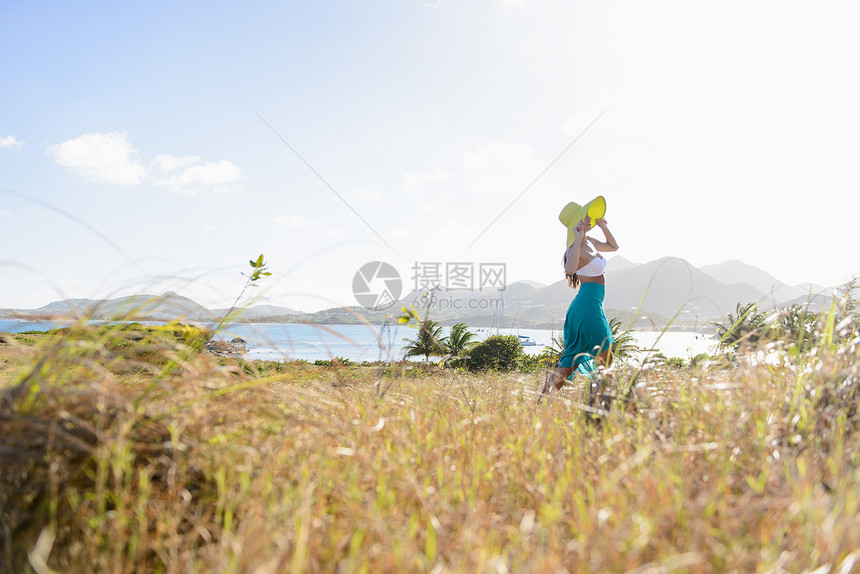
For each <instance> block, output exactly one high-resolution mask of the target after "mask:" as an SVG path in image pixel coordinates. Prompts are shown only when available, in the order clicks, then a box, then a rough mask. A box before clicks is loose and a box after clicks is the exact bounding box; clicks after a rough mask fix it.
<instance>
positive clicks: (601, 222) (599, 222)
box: [594, 217, 606, 229]
mask: <svg viewBox="0 0 860 574" xmlns="http://www.w3.org/2000/svg"><path fill="white" fill-rule="evenodd" d="M594 223H596V224H597V227H599V228H600V229H606V220H605V219H603V218H602V217H601V218H600V219H598V220H597V221H595V222H594Z"/></svg>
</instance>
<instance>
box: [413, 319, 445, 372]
mask: <svg viewBox="0 0 860 574" xmlns="http://www.w3.org/2000/svg"><path fill="white" fill-rule="evenodd" d="M403 342H404V343H407V344H406V346H404V347H403V349H404V350H405V351H406V355H405V356H406V357H417V356H420V355H424V362H425V363H429V362H430V355H437V356H440V357H441V356H444V355H445V354H446V344H447V339H446V338H445V337H443V336H442V327H441V326H440V325H439V323H437V322H436V321H432V320H430V319H425V320H424V321H421V323H420V324H419V325H418V336H417V337H415V339H414V340H413V339H410V338H408V337H403Z"/></svg>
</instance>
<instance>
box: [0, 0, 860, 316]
mask: <svg viewBox="0 0 860 574" xmlns="http://www.w3.org/2000/svg"><path fill="white" fill-rule="evenodd" d="M858 24H860V7H858V5H857V4H856V3H853V2H847V1H846V2H827V3H822V4H821V5H813V4H810V3H806V2H803V3H801V2H756V3H748V2H736V1H729V2H720V3H711V2H695V3H691V2H687V1H680V0H679V1H672V2H669V1H647V0H646V1H643V2H636V3H632V2H616V1H611V0H610V1H602V2H569V1H568V2H562V1H551V0H550V1H545V2H538V1H537V0H531V1H529V0H519V1H514V0H476V1H473V2H468V3H462V2H452V1H450V2H446V1H435V2H420V1H417V0H415V1H413V0H398V1H381V0H380V1H367V2H361V3H357V2H342V1H322V2H308V3H297V2H281V3H270V2H245V3H242V4H238V3H226V2H205V3H204V2H182V3H175V2H157V1H156V2H149V3H143V4H141V3H127V2H110V3H108V2H77V3H74V4H73V5H71V4H68V3H60V2H53V3H50V2H49V3H38V4H37V3H31V2H15V1H6V2H4V3H3V4H2V6H0V75H2V84H3V86H4V87H3V89H2V90H0V242H2V245H3V250H2V255H0V307H38V306H41V305H44V304H47V303H48V302H50V301H53V300H56V299H63V298H66V297H89V298H102V297H113V296H120V295H126V294H131V293H140V292H145V293H160V292H163V291H167V290H173V291H177V292H179V293H181V294H183V295H187V296H189V297H192V298H194V299H195V300H197V301H199V302H200V303H202V304H204V305H207V306H210V307H215V306H222V305H224V306H226V305H229V304H230V303H231V302H232V300H233V299H234V298H235V296H236V295H237V294H238V293H239V291H240V290H241V288H242V283H243V277H242V276H241V274H240V272H241V271H243V270H244V268H245V267H246V266H247V260H248V259H250V258H252V257H253V258H256V256H257V255H259V254H260V253H264V254H265V256H266V259H267V260H268V261H269V264H270V269H271V271H272V272H273V275H272V277H269V278H266V281H265V282H264V283H263V286H262V287H261V288H260V289H258V290H257V291H256V292H255V295H257V296H259V298H260V300H261V301H267V302H270V303H274V304H279V305H284V306H288V307H293V308H297V309H303V310H316V309H320V308H325V307H330V306H334V305H352V304H355V300H354V298H353V296H352V280H353V276H354V274H355V273H356V271H357V269H358V268H359V266H360V265H361V264H363V263H365V262H367V261H373V260H382V261H387V262H390V263H391V264H392V265H394V266H395V267H396V268H397V269H398V270H399V271H400V273H401V275H402V276H403V278H404V282H405V283H406V286H407V287H409V286H411V284H412V279H411V273H412V272H411V268H412V266H413V265H414V263H415V262H440V263H443V264H444V263H446V262H472V263H474V264H475V265H478V264H480V263H483V262H487V263H489V262H504V263H505V264H506V267H507V276H508V277H507V279H508V282H511V281H515V280H519V279H531V280H536V281H541V282H544V283H550V282H552V281H556V280H558V279H559V278H561V274H562V271H561V267H560V264H559V261H560V257H561V253H562V251H563V241H564V237H565V230H564V229H563V228H562V227H561V224H560V223H558V221H557V219H556V217H557V214H558V211H559V210H560V209H561V207H563V206H564V204H566V203H567V202H568V201H578V202H585V201H588V200H590V199H591V198H593V197H594V196H596V195H604V196H605V197H606V199H607V205H608V210H607V216H606V217H607V220H608V221H609V222H610V226H611V227H612V229H613V230H614V232H615V235H616V237H617V239H618V241H619V243H620V244H621V247H622V249H621V251H620V252H619V253H620V254H621V255H623V256H624V257H626V258H627V259H630V260H632V261H637V262H646V261H650V260H653V259H657V258H660V257H663V256H667V255H673V256H678V257H683V258H685V259H687V260H689V261H690V262H691V263H693V264H695V265H706V264H712V263H720V262H722V261H726V260H729V259H742V260H744V261H746V262H748V263H751V264H753V265H757V266H759V267H762V268H763V269H765V270H766V271H768V272H770V273H771V274H773V275H774V276H776V277H777V278H778V279H780V280H782V281H785V282H787V283H791V284H793V283H801V282H806V281H811V282H815V283H818V284H821V285H826V286H832V285H837V284H839V283H841V282H844V281H845V280H847V279H848V278H849V277H850V276H851V275H854V274H858V273H860V257H858V255H857V254H856V245H857V240H856V232H855V226H856V214H857V212H858V210H860V200H858V199H857V191H858V189H860V185H858V184H860V162H858V161H857V158H858V157H860V106H858V105H857V102H858V101H860V66H857V62H858V61H860V37H858V35H857V34H856V30H857V28H858ZM604 111H605V113H603V115H602V116H600V119H599V120H598V121H597V122H596V123H594V125H593V126H592V127H591V128H589V129H588V130H587V131H586V132H585V134H584V135H582V137H581V138H580V139H579V140H578V141H577V142H576V144H575V145H573V146H572V147H570V148H569V149H568V151H567V152H566V153H564V155H562V157H561V158H560V159H558V161H556V162H555V163H554V164H552V167H551V168H550V169H549V170H547V171H546V172H545V173H544V175H542V176H541V177H540V179H538V181H537V182H535V183H534V184H533V185H532V186H531V187H530V188H528V190H527V191H525V193H523V192H524V190H526V188H527V186H529V184H530V183H531V182H533V180H534V179H535V178H536V177H537V176H538V175H539V174H540V173H541V172H543V170H544V169H546V167H547V166H548V165H550V163H551V162H553V160H554V159H556V158H557V157H558V155H559V154H560V153H561V152H562V150H564V149H565V148H566V147H567V146H568V145H569V144H570V143H571V142H572V141H573V140H574V139H575V138H576V137H577V136H579V135H580V134H581V133H582V131H583V130H584V129H585V128H586V127H587V126H588V125H589V124H590V123H591V122H592V121H593V120H594V119H595V118H596V117H598V116H599V115H600V114H601V112H604ZM261 118H262V119H261ZM267 124H268V125H267ZM281 138H283V140H284V141H286V142H287V143H288V144H289V146H292V148H293V149H294V150H295V151H296V152H297V153H298V154H299V155H300V156H301V159H300V158H299V157H297V155H296V154H295V153H294V152H293V151H291V149H290V148H289V147H288V146H287V145H285V143H284V141H282V139H281ZM309 166H310V167H309ZM517 198H519V199H517ZM512 203H513V206H512V207H511V208H510V209H509V210H508V211H506V212H505V213H504V215H502V216H501V217H499V218H498V220H497V221H496V222H495V223H493V224H492V225H490V224H491V222H493V221H494V220H495V219H496V218H497V217H498V216H499V215H500V214H501V213H502V212H503V210H505V208H507V207H508V206H510V205H511V204H512ZM356 212H357V213H358V215H360V218H359V217H358V216H357V215H356ZM362 219H363V220H364V221H362ZM365 222H366V223H365ZM488 226H489V228H488ZM476 239H477V241H476ZM470 245H471V246H470Z"/></svg>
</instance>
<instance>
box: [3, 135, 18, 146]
mask: <svg viewBox="0 0 860 574" xmlns="http://www.w3.org/2000/svg"><path fill="white" fill-rule="evenodd" d="M23 146H24V142H22V141H21V140H19V139H18V138H16V137H15V136H6V137H5V138H0V147H23Z"/></svg>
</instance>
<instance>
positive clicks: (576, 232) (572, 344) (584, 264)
mask: <svg viewBox="0 0 860 574" xmlns="http://www.w3.org/2000/svg"><path fill="white" fill-rule="evenodd" d="M604 209H605V208H604ZM595 223H596V225H597V227H599V228H600V230H601V231H602V232H603V236H604V238H605V241H598V240H597V239H594V238H592V237H588V236H587V235H586V233H588V232H589V231H591V229H592V222H591V217H589V216H588V215H586V216H585V217H584V218H583V219H582V220H580V221H579V223H578V224H577V225H576V226H575V227H573V228H572V229H571V231H570V233H569V234H568V237H571V236H573V237H574V240H573V243H572V244H571V245H570V246H569V247H568V248H567V250H566V251H565V252H564V258H563V260H562V264H563V265H564V274H565V277H566V278H567V284H568V286H569V287H570V288H571V289H576V288H577V286H579V292H578V293H577V294H576V297H575V298H574V300H573V301H572V302H571V303H570V307H568V309H567V316H566V317H565V320H564V351H563V352H562V354H561V358H560V359H559V362H558V367H557V368H556V369H555V371H553V373H552V374H551V375H550V376H549V377H547V380H546V383H545V384H544V388H543V393H542V394H549V393H550V392H552V389H553V388H555V389H560V388H561V387H562V385H563V384H564V381H565V380H566V379H567V377H569V376H570V375H571V373H573V371H574V369H577V368H578V369H579V370H580V371H584V372H588V371H590V370H593V369H594V366H595V362H596V363H597V365H598V366H600V365H605V366H609V365H610V363H611V362H612V354H611V346H612V343H613V339H612V330H611V329H610V328H609V322H608V321H607V320H606V314H605V313H604V311H603V298H604V295H605V293H606V287H605V285H606V280H605V278H604V276H603V273H604V272H605V271H606V259H604V258H603V256H602V255H601V254H600V252H609V251H616V250H617V249H618V243H616V241H615V238H614V237H613V236H612V233H611V232H610V231H609V229H608V228H607V227H606V220H605V219H603V218H600V219H597V220H596V221H595ZM568 241H570V240H569V239H568Z"/></svg>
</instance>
